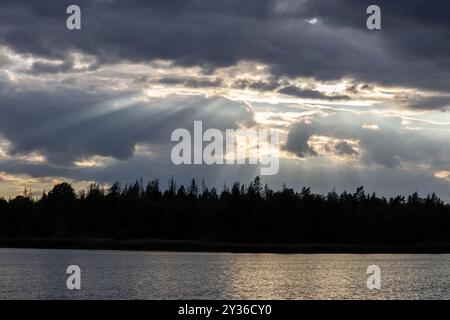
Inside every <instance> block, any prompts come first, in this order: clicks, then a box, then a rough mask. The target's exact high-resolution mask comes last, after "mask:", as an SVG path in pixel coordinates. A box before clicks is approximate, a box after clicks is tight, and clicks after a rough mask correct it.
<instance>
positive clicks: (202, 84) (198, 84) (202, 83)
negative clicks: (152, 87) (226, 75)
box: [158, 77, 222, 88]
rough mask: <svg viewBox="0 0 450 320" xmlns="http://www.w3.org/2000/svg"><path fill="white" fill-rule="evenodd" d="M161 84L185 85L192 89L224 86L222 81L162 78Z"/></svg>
mask: <svg viewBox="0 0 450 320" xmlns="http://www.w3.org/2000/svg"><path fill="white" fill-rule="evenodd" d="M158 82H159V83H161V84H168V85H183V86H186V87H190V88H215V87H219V86H220V85H221V84H222V81H221V80H220V79H215V80H209V79H197V78H183V77H181V78H162V79H160V80H159V81H158Z"/></svg>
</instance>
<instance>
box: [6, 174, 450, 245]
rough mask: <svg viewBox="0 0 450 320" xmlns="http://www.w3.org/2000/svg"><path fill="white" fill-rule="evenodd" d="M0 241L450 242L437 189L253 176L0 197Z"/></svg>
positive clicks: (447, 211)
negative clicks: (330, 186) (398, 190)
mask: <svg viewBox="0 0 450 320" xmlns="http://www.w3.org/2000/svg"><path fill="white" fill-rule="evenodd" d="M0 237H3V238H28V237H39V238H72V237H74V238H75V237H92V238H115V239H144V238H145V239H165V240H200V241H210V242H226V243H280V244H281V243H283V244H289V243H295V244H301V243H318V244H325V243H349V244H353V243H354V244H407V243H423V242H425V243H431V242H434V243H436V242H450V206H449V204H446V203H444V202H443V201H442V200H440V199H439V198H438V197H437V196H436V195H435V194H432V195H428V196H427V197H426V198H422V197H420V196H419V195H418V194H417V193H414V194H412V195H410V196H408V197H407V198H406V197H404V196H397V197H391V198H389V199H388V198H385V197H380V196H377V195H376V194H374V193H373V194H366V193H365V191H364V188H363V187H359V188H358V189H357V190H356V192H354V193H348V192H343V193H341V194H338V193H336V192H335V191H332V192H329V193H327V194H325V195H321V194H315V193H312V192H311V189H310V188H306V187H304V188H303V189H301V190H299V191H294V190H293V189H291V188H287V187H286V186H283V188H282V189H281V190H279V191H274V190H272V189H271V188H269V187H268V186H267V185H263V184H262V183H261V180H260V178H259V177H256V178H255V179H254V180H253V181H251V182H250V183H248V184H247V185H244V184H240V183H238V182H236V183H234V184H233V185H232V186H230V187H228V186H224V187H223V189H222V190H220V192H219V191H218V190H216V189H215V188H208V187H207V186H206V185H205V184H204V183H201V184H200V185H198V184H197V182H196V181H195V180H192V183H191V184H190V185H188V186H184V185H180V186H177V184H176V182H175V181H174V180H173V179H170V180H169V183H168V187H167V188H166V189H164V190H162V189H161V187H160V182H159V180H153V181H150V182H148V183H146V184H144V183H143V182H142V180H141V181H136V182H135V183H132V184H126V185H122V184H121V183H119V182H116V183H114V184H113V185H112V186H111V187H110V188H108V189H104V188H102V187H101V186H100V185H98V184H91V185H90V187H89V188H88V189H87V190H85V191H81V192H79V193H78V194H77V193H76V192H75V190H74V189H73V187H72V186H71V185H70V184H69V183H61V184H58V185H55V186H54V187H53V189H52V190H51V191H49V192H48V193H45V192H44V194H43V195H42V197H41V198H40V199H33V198H32V197H31V195H30V194H28V193H27V192H25V194H23V195H20V196H17V197H15V198H13V199H10V200H5V199H0Z"/></svg>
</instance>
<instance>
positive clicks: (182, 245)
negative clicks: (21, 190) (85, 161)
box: [0, 238, 450, 254]
mask: <svg viewBox="0 0 450 320" xmlns="http://www.w3.org/2000/svg"><path fill="white" fill-rule="evenodd" d="M0 248H22V249H74V250H76V249H78V250H124V251H167V252H216V253H222V252H223V253H270V254H296V253H297V254H301V253H304V254H320V253H335V254H337V253H342V254H345V253H352V254H377V253H378V254H383V253H386V254H388V253H389V254H408V253H411V254H445V253H450V243H420V244H393V245H386V244H380V245H372V244H371V245H365V244H339V243H336V244H320V243H319V244H314V243H309V244H248V243H247V244H246V243H218V242H203V241H191V240H156V239H123V240H117V239H100V238H70V239H58V238H0Z"/></svg>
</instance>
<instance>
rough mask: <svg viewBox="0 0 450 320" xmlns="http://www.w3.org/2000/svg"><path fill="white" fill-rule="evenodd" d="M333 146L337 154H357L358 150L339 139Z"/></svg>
mask: <svg viewBox="0 0 450 320" xmlns="http://www.w3.org/2000/svg"><path fill="white" fill-rule="evenodd" d="M334 148H335V150H336V153H337V154H339V155H346V156H355V155H358V151H357V150H356V149H355V148H353V146H352V145H350V144H349V143H348V142H346V141H341V142H339V143H337V144H336V145H335V147H334Z"/></svg>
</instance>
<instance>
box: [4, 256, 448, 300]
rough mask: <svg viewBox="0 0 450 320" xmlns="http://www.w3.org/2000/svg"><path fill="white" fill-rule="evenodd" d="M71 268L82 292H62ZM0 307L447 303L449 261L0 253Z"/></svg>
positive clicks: (437, 258)
mask: <svg viewBox="0 0 450 320" xmlns="http://www.w3.org/2000/svg"><path fill="white" fill-rule="evenodd" d="M69 265H78V266H79V267H80V268H81V290H73V291H71V290H68V289H67V288H66V280H67V277H68V276H69V275H67V274H66V269H67V267H68V266H69ZM369 265H378V266H379V267H380V269H381V289H380V290H374V291H371V290H369V289H367V286H366V280H367V277H368V276H367V275H366V270H367V267H368V266H369ZM0 299H450V255H434V254H431V255H415V254H412V255H390V254H380V255H356V254H314V255H311V254H295V255H277V254H226V253H167V252H135V251H86V250H37V249H0Z"/></svg>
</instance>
